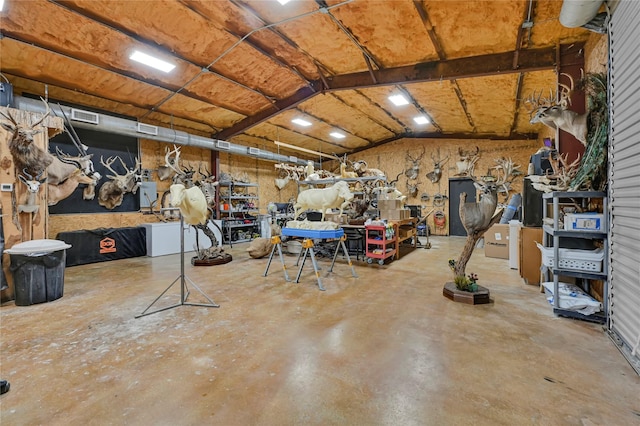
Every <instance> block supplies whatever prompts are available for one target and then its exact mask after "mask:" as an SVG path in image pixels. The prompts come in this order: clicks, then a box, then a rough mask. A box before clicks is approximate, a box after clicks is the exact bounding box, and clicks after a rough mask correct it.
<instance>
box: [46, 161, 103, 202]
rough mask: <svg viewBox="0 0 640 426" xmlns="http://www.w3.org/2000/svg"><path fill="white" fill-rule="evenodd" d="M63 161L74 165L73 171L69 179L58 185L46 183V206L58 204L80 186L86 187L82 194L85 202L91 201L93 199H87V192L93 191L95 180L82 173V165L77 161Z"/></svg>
mask: <svg viewBox="0 0 640 426" xmlns="http://www.w3.org/2000/svg"><path fill="white" fill-rule="evenodd" d="M64 161H65V162H69V163H72V164H75V170H74V171H73V172H72V173H71V175H69V177H67V179H65V180H64V182H61V183H60V184H58V185H51V184H50V183H47V192H48V194H49V195H48V197H47V204H48V205H50V206H53V205H56V204H58V202H60V201H61V200H64V199H65V198H67V197H69V196H70V195H71V194H72V193H73V191H75V190H76V188H77V187H78V185H80V184H84V185H88V186H87V188H85V192H84V193H83V198H84V199H85V200H87V199H92V198H93V197H92V198H87V191H95V185H96V180H95V178H94V177H90V176H87V175H86V174H85V173H84V171H83V167H82V164H81V163H80V162H79V161H76V160H73V159H71V158H66V159H65V160H64Z"/></svg>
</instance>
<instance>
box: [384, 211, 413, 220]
mask: <svg viewBox="0 0 640 426" xmlns="http://www.w3.org/2000/svg"><path fill="white" fill-rule="evenodd" d="M380 218H381V219H387V220H402V219H410V218H411V210H409V209H389V210H383V209H380Z"/></svg>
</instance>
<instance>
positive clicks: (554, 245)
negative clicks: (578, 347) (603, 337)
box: [541, 191, 609, 323]
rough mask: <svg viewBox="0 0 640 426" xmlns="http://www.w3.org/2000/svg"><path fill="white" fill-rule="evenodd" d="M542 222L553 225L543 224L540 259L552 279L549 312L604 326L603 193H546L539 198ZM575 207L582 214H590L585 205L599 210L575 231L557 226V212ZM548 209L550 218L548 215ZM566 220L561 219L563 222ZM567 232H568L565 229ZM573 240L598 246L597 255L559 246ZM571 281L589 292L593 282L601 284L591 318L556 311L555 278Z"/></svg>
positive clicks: (605, 239) (605, 247) (605, 238)
mask: <svg viewBox="0 0 640 426" xmlns="http://www.w3.org/2000/svg"><path fill="white" fill-rule="evenodd" d="M542 197H543V201H544V202H543V218H544V219H545V220H546V218H548V217H551V218H553V223H552V224H548V223H544V224H543V226H542V229H543V231H544V236H543V246H544V247H542V248H541V250H542V258H543V269H546V273H545V275H548V274H550V275H552V276H553V294H554V298H553V304H554V307H553V312H554V313H556V314H559V315H562V316H568V317H572V318H578V319H584V320H588V321H593V322H600V323H604V322H606V320H607V306H608V303H609V300H608V283H607V279H608V274H607V272H608V220H607V216H608V215H607V197H606V194H605V193H604V192H594V191H576V192H558V191H554V192H549V193H545V194H543V196H542ZM572 205H573V206H579V207H581V208H582V209H583V210H585V211H587V210H591V209H590V208H589V205H597V206H598V208H599V209H600V211H599V212H595V213H594V214H593V215H585V216H582V217H583V218H584V222H582V223H581V225H580V226H578V228H580V229H575V228H576V226H575V220H572V223H573V226H564V225H562V226H561V208H562V207H563V206H568V207H571V206H572ZM549 207H551V209H552V210H551V213H552V214H551V215H549ZM569 217H570V216H568V215H565V217H564V219H565V220H567V219H569ZM565 228H570V229H565ZM577 240H583V241H584V240H592V241H594V242H601V244H600V245H601V246H602V247H601V251H599V250H591V251H584V250H578V249H566V248H563V247H561V246H563V245H567V243H571V242H574V243H575V242H577ZM561 275H562V276H567V277H574V278H576V280H577V281H578V282H579V283H580V284H581V287H582V290H584V291H585V292H586V293H589V291H590V285H591V283H592V282H593V281H602V282H603V284H602V289H601V291H602V311H601V312H596V313H594V314H591V315H583V314H580V313H578V312H576V311H574V310H569V309H563V308H561V307H560V297H558V295H559V288H558V287H559V284H558V283H559V276H561Z"/></svg>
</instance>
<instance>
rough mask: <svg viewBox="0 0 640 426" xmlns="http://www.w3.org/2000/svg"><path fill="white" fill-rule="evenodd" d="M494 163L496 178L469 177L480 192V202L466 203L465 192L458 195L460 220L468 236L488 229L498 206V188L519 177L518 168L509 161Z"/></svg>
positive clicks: (500, 160)
mask: <svg viewBox="0 0 640 426" xmlns="http://www.w3.org/2000/svg"><path fill="white" fill-rule="evenodd" d="M496 163H498V165H497V166H495V167H494V169H495V170H496V171H497V174H498V176H497V177H493V176H484V177H483V178H476V177H475V176H473V174H471V175H470V177H471V179H473V184H474V186H475V187H476V189H477V190H478V191H479V192H480V200H479V201H478V202H474V203H467V202H466V201H467V194H466V193H465V192H462V193H461V194H460V207H459V214H460V220H461V221H462V225H463V226H464V229H465V230H466V231H467V234H468V235H474V234H475V233H477V232H482V231H485V230H487V228H489V225H490V224H491V219H492V218H493V216H494V214H495V212H496V207H497V206H498V190H499V188H500V187H502V186H503V185H505V184H507V182H508V183H510V182H511V181H513V179H514V178H515V177H516V176H518V175H519V174H518V173H517V170H516V169H517V168H518V167H519V166H517V165H515V164H514V163H513V161H511V160H510V159H509V160H507V159H504V158H502V159H499V160H496Z"/></svg>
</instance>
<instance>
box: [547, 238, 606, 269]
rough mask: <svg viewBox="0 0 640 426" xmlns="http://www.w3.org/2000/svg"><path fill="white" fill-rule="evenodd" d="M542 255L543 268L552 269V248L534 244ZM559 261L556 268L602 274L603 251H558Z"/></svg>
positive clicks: (563, 249) (561, 249)
mask: <svg viewBox="0 0 640 426" xmlns="http://www.w3.org/2000/svg"><path fill="white" fill-rule="evenodd" d="M536 245H537V246H538V248H539V249H540V252H541V253H542V263H543V265H544V266H548V267H553V259H554V257H553V255H554V253H553V247H543V246H542V244H540V243H536ZM558 253H559V255H560V259H559V260H558V268H560V269H575V270H579V271H587V272H602V261H603V260H604V250H603V249H601V248H599V249H596V250H577V249H565V248H560V249H558Z"/></svg>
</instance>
